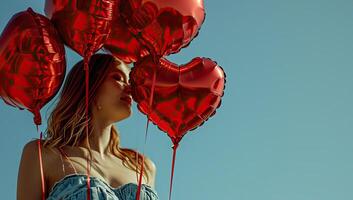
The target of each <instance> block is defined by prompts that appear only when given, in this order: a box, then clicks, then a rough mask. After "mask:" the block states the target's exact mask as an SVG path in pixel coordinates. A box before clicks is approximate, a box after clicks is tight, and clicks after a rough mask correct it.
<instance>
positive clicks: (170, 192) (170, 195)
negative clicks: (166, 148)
mask: <svg viewBox="0 0 353 200" xmlns="http://www.w3.org/2000/svg"><path fill="white" fill-rule="evenodd" d="M178 146H179V143H175V144H174V146H173V147H172V148H173V161H172V172H171V177H170V188H169V200H171V197H172V188H173V177H174V165H175V157H176V151H177V148H178Z"/></svg>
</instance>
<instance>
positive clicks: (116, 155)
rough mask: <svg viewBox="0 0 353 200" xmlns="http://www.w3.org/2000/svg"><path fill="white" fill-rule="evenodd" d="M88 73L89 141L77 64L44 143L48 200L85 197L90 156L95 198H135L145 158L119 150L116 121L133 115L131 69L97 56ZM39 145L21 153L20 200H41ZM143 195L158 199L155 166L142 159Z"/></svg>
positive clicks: (81, 75) (147, 199)
mask: <svg viewBox="0 0 353 200" xmlns="http://www.w3.org/2000/svg"><path fill="white" fill-rule="evenodd" d="M89 66H90V71H89V73H90V74H89V114H88V116H89V117H88V123H89V134H88V137H86V135H87V134H86V131H85V127H86V118H85V105H86V104H85V71H84V67H83V62H82V61H80V62H78V63H77V64H76V65H75V66H74V67H73V68H72V70H71V71H70V73H69V74H68V76H67V78H66V81H65V84H64V86H63V89H62V92H61V94H60V98H59V100H58V102H57V104H56V107H55V108H54V110H53V111H52V113H51V115H50V117H49V119H48V126H47V130H46V137H45V139H44V140H43V141H42V144H43V146H42V161H43V162H42V163H43V171H44V180H45V191H46V192H45V197H46V199H47V200H54V199H55V200H56V199H64V200H67V199H70V200H76V199H77V200H86V198H87V175H86V174H87V173H86V172H87V167H86V166H87V158H89V157H90V156H91V159H90V160H91V162H90V166H91V167H90V188H91V190H90V194H91V198H90V199H92V200H98V199H99V200H101V199H104V200H108V199H109V200H135V194H136V191H137V183H138V178H137V177H138V174H137V172H139V170H140V166H141V163H142V155H141V154H139V153H138V152H136V151H134V150H131V149H127V148H121V147H120V138H119V134H118V131H117V129H116V127H115V126H114V123H116V122H119V121H121V120H123V119H126V118H127V117H129V116H130V115H131V102H132V98H131V92H130V85H129V83H128V78H129V72H130V68H129V67H128V66H127V65H126V64H124V63H123V62H121V61H119V60H117V59H116V58H114V57H113V56H110V55H106V54H95V55H93V57H91V60H90V63H89ZM38 147H39V146H38V145H37V141H30V142H29V143H27V144H26V145H25V147H24V149H23V153H22V158H21V162H20V167H19V173H18V182H17V199H18V200H24V199H25V200H38V199H41V197H42V189H41V185H42V184H41V173H40V164H39V163H40V162H39V161H40V160H39V156H38ZM144 169H145V171H144V176H143V179H142V186H141V197H142V199H144V200H156V199H158V196H157V193H156V191H155V189H154V182H155V176H156V166H155V165H154V163H153V161H151V160H150V159H148V158H147V157H145V158H144Z"/></svg>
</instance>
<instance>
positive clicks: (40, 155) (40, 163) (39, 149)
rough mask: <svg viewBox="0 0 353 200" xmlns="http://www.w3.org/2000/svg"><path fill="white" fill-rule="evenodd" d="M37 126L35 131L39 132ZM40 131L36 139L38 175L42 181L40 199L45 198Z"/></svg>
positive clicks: (43, 199)
mask: <svg viewBox="0 0 353 200" xmlns="http://www.w3.org/2000/svg"><path fill="white" fill-rule="evenodd" d="M36 126H37V132H38V133H39V128H38V125H36ZM41 141H42V132H40V138H39V140H37V144H38V157H39V167H40V177H41V183H42V200H45V181H44V170H43V160H42V147H41V146H42V144H41Z"/></svg>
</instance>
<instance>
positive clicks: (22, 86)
mask: <svg viewBox="0 0 353 200" xmlns="http://www.w3.org/2000/svg"><path fill="white" fill-rule="evenodd" d="M0 60H1V64H0V96H1V97H2V99H3V100H4V102H5V103H7V104H9V105H11V106H14V107H18V108H19V109H28V110H29V111H31V112H32V113H33V114H34V116H35V117H34V122H35V124H37V125H39V124H41V117H40V112H39V111H40V109H41V108H42V107H43V106H44V105H45V104H46V103H47V102H48V101H50V100H51V99H52V98H53V97H54V96H55V94H56V93H57V91H58V90H59V88H60V86H61V84H62V81H63V79H64V76H65V70H66V61H65V49H64V45H63V44H62V42H61V40H60V37H59V34H58V33H57V31H56V29H55V28H54V26H53V25H52V24H51V22H50V21H49V19H47V18H46V17H44V16H42V15H40V14H37V13H35V12H34V11H33V10H32V9H31V8H28V9H27V11H23V12H20V13H17V14H15V15H14V16H13V17H12V18H11V19H10V21H9V22H8V24H7V26H6V27H5V29H4V31H3V32H2V34H1V36H0Z"/></svg>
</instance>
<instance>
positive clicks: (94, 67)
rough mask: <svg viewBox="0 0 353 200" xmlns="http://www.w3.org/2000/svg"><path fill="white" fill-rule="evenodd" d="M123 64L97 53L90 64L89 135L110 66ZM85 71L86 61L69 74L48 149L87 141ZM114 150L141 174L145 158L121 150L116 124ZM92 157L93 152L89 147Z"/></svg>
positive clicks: (112, 140)
mask: <svg viewBox="0 0 353 200" xmlns="http://www.w3.org/2000/svg"><path fill="white" fill-rule="evenodd" d="M120 64H121V62H120V61H119V60H118V59H116V58H115V57H113V56H111V55H108V54H94V55H93V56H92V57H91V58H90V62H89V111H88V119H87V121H88V127H89V134H88V137H89V136H90V135H91V133H92V131H93V127H92V107H93V104H94V103H93V102H94V101H95V100H96V98H97V94H98V90H99V88H100V86H101V85H102V83H103V81H104V79H105V78H106V76H107V73H108V69H109V66H111V65H120ZM85 95H86V94H85V71H84V66H83V60H81V61H80V62H78V63H76V64H75V65H74V66H73V68H72V69H71V71H70V72H69V74H68V76H67V78H66V81H65V83H64V86H63V89H62V91H61V93H60V96H59V97H60V98H59V99H58V102H57V104H56V106H55V107H54V109H53V111H52V112H51V114H50V116H49V118H48V125H47V129H46V130H45V135H46V136H45V141H44V143H43V146H44V147H50V148H61V147H64V146H66V145H68V146H78V144H80V143H81V142H84V140H86V139H87V137H86V132H85V127H86V124H87V121H86V117H85V105H86V102H85ZM110 136H111V137H110V142H109V148H110V151H111V152H112V153H113V154H114V155H115V156H117V157H118V158H120V159H121V160H122V162H123V165H124V166H126V167H128V168H130V169H132V170H134V171H135V172H136V173H138V172H140V170H141V168H140V167H141V164H142V160H143V155H142V154H140V153H138V152H137V151H135V150H133V149H129V148H121V147H120V136H119V132H118V130H117V128H116V127H115V125H112V128H111V133H110ZM88 150H89V153H90V156H92V154H91V149H90V148H88ZM147 159H148V158H147V157H146V156H145V158H144V166H146V168H147V170H150V169H151V166H149V164H148V162H146V161H147ZM146 168H144V173H143V175H144V176H145V177H146V178H147V181H148V180H149V175H148V173H146Z"/></svg>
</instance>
